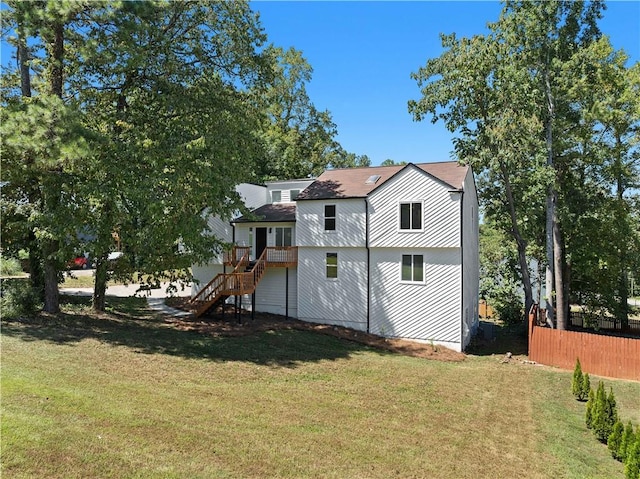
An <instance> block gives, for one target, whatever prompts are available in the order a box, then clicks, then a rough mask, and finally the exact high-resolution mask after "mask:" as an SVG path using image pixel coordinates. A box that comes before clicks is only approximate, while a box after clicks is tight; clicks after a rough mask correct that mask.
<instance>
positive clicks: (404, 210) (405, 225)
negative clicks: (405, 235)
mask: <svg viewBox="0 0 640 479" xmlns="http://www.w3.org/2000/svg"><path fill="white" fill-rule="evenodd" d="M400 229H401V230H403V231H412V230H413V231H419V230H422V202H421V201H412V202H406V203H400Z"/></svg>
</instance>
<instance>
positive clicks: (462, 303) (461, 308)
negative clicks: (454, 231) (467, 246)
mask: <svg viewBox="0 0 640 479" xmlns="http://www.w3.org/2000/svg"><path fill="white" fill-rule="evenodd" d="M464 292H465V288H464V190H463V191H460V351H464Z"/></svg>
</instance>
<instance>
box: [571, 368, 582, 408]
mask: <svg viewBox="0 0 640 479" xmlns="http://www.w3.org/2000/svg"><path fill="white" fill-rule="evenodd" d="M583 382H584V377H583V374H582V367H581V366H580V358H576V366H575V368H574V369H573V380H572V381H571V394H573V395H574V396H575V398H576V399H577V400H578V401H581V400H582V383H583Z"/></svg>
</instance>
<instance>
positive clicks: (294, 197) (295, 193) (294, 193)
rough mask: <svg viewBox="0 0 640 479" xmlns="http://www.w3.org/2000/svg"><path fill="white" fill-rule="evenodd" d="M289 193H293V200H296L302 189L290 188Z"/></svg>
mask: <svg viewBox="0 0 640 479" xmlns="http://www.w3.org/2000/svg"><path fill="white" fill-rule="evenodd" d="M289 194H290V195H291V201H295V199H296V198H297V197H298V195H299V194H300V190H290V191H289Z"/></svg>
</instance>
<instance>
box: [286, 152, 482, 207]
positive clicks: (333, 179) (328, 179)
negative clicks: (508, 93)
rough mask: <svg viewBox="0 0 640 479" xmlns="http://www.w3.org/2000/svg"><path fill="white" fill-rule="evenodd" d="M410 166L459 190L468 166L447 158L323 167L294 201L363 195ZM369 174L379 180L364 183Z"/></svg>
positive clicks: (362, 196)
mask: <svg viewBox="0 0 640 479" xmlns="http://www.w3.org/2000/svg"><path fill="white" fill-rule="evenodd" d="M411 166H415V167H417V168H419V169H421V170H423V171H424V172H426V173H427V174H429V175H431V176H433V177H435V178H436V179H438V180H440V181H442V182H443V183H445V184H447V185H448V186H450V187H451V188H452V189H455V190H461V189H462V184H463V182H464V178H465V176H466V174H467V171H468V169H469V167H468V166H461V165H459V164H458V163H457V162H455V161H447V162H442V163H420V164H417V165H412V164H411V163H410V164H409V165H396V166H375V167H368V168H343V169H338V170H327V171H325V172H324V173H322V174H321V175H320V176H319V177H318V178H317V179H316V181H314V182H313V183H312V184H311V185H309V186H308V187H307V188H306V189H305V190H304V191H302V192H301V193H300V195H298V197H297V198H296V200H297V201H299V200H319V199H332V198H364V197H365V196H367V195H368V194H369V193H371V192H372V191H373V190H374V189H376V188H378V187H379V186H380V185H382V184H383V183H385V182H386V181H387V180H389V179H390V178H392V177H393V176H394V175H395V174H397V173H398V172H399V171H401V170H402V169H404V168H408V167H411ZM372 175H380V179H378V181H376V182H375V183H372V184H367V183H366V181H367V179H368V178H369V177H370V176H372Z"/></svg>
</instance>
